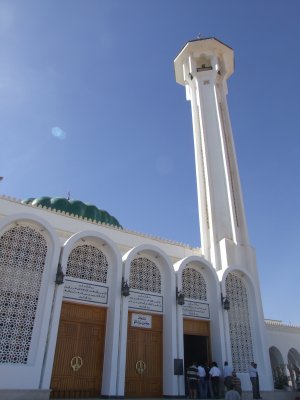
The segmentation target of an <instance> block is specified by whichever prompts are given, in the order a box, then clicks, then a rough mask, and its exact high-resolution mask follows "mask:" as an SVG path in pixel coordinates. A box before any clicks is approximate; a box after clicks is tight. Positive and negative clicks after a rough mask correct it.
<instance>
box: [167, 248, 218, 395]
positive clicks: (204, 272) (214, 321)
mask: <svg viewBox="0 0 300 400" xmlns="http://www.w3.org/2000/svg"><path fill="white" fill-rule="evenodd" d="M174 269H175V271H176V279H177V286H178V290H184V289H183V288H184V281H183V276H184V271H185V270H188V269H192V270H193V271H192V274H196V276H198V278H199V281H201V282H202V290H201V289H200V291H197V290H196V292H194V291H193V290H190V291H188V292H187V293H186V290H184V291H185V294H186V295H187V297H190V296H193V297H200V298H201V302H205V303H207V307H208V308H209V314H210V322H209V324H210V332H211V337H210V342H211V351H212V358H213V359H214V360H216V361H217V362H218V364H219V365H221V364H222V360H224V359H226V358H225V353H224V348H225V346H224V337H223V334H222V332H223V331H224V329H223V322H222V313H221V307H220V304H221V301H218V300H217V301H216V299H221V292H220V283H219V278H218V275H217V273H216V271H215V269H214V268H213V266H212V265H211V264H210V263H209V262H208V261H207V260H205V259H204V258H203V257H201V256H188V257H185V258H183V259H182V260H180V261H178V262H177V263H175V264H174ZM194 271H195V272H194ZM197 292H198V293H197ZM190 298H192V297H190ZM205 298H206V300H204V299H205ZM183 309H184V306H183V307H182V306H177V331H178V344H177V346H178V358H181V359H184V332H183V317H184V315H183ZM179 379H180V383H179V385H180V387H179V393H180V395H184V394H185V382H184V376H181V377H180V378H179Z"/></svg>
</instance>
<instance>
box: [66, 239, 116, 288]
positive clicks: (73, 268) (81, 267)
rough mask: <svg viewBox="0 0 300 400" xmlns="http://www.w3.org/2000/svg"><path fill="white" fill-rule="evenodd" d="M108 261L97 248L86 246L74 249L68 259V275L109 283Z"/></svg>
mask: <svg viewBox="0 0 300 400" xmlns="http://www.w3.org/2000/svg"><path fill="white" fill-rule="evenodd" d="M107 270H108V261H107V258H106V256H105V254H104V253H103V252H102V251H101V250H99V249H98V248H97V247H95V246H92V245H88V244H84V245H82V246H77V247H75V249H73V250H72V251H71V253H70V255H69V258H68V264H67V272H66V275H67V276H70V277H73V278H79V279H86V280H88V281H95V282H102V283H106V282H107Z"/></svg>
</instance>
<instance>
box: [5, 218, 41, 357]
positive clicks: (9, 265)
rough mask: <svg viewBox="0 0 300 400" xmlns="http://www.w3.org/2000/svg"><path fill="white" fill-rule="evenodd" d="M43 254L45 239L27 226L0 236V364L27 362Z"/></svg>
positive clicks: (13, 229) (12, 229) (16, 228)
mask: <svg viewBox="0 0 300 400" xmlns="http://www.w3.org/2000/svg"><path fill="white" fill-rule="evenodd" d="M46 254H47V242H46V240H45V238H44V237H43V236H42V235H41V234H40V233H39V232H38V231H37V230H35V229H33V228H32V227H30V226H21V225H17V226H15V227H13V228H10V229H9V230H7V231H6V232H5V233H4V234H3V235H2V236H1V237H0V273H1V279H0V291H1V297H0V310H1V313H0V338H1V341H0V363H15V364H27V363H28V354H29V350H30V344H31V338H32V331H33V327H34V321H35V316H36V309H37V304H38V299H39V291H40V286H41V280H42V274H43V271H44V266H45V260H46Z"/></svg>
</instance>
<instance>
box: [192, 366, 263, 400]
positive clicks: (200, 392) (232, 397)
mask: <svg viewBox="0 0 300 400" xmlns="http://www.w3.org/2000/svg"><path fill="white" fill-rule="evenodd" d="M221 375H222V374H221V370H220V368H219V367H218V364H217V363H216V362H215V361H214V362H213V363H212V364H211V366H210V367H209V366H208V365H207V364H201V363H200V364H199V363H197V362H193V363H192V365H191V366H190V367H189V368H188V369H187V384H188V391H189V398H190V399H196V398H199V399H201V398H202V399H206V398H211V399H218V398H219V396H220V380H221ZM249 376H250V381H251V384H252V392H253V399H261V397H260V391H259V377H258V373H257V364H256V363H255V362H252V363H251V366H250V368H249ZM223 378H224V387H225V392H226V393H225V400H240V399H241V398H242V397H241V396H242V386H241V380H240V378H239V377H238V376H237V374H236V371H235V370H234V369H233V368H232V367H231V366H230V365H229V364H228V362H227V361H225V363H224V368H223Z"/></svg>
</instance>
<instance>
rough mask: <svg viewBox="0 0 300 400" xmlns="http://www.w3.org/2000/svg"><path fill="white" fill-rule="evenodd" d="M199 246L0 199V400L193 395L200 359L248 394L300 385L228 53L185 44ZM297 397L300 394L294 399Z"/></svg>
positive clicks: (99, 213) (102, 215)
mask: <svg viewBox="0 0 300 400" xmlns="http://www.w3.org/2000/svg"><path fill="white" fill-rule="evenodd" d="M174 66H175V77H176V82H177V83H179V84H180V85H183V86H184V87H185V92H186V98H187V100H188V101H190V103H191V110H192V122H193V136H194V149H195V164H196V181H197V195H198V207H199V222H200V231H201V239H202V247H201V249H199V248H192V247H189V246H186V245H183V244H180V243H176V242H173V241H168V240H162V239H160V238H156V237H152V236H147V235H144V234H140V233H136V232H133V231H129V230H127V229H126V228H125V227H122V226H121V224H120V223H119V221H118V220H117V219H116V218H114V217H113V216H111V215H110V214H109V213H108V212H106V211H103V210H99V209H98V208H97V207H95V206H91V205H88V204H85V203H82V202H80V201H73V200H68V199H63V198H50V197H42V198H31V199H26V200H23V201H19V200H16V199H13V198H10V197H7V196H1V198H0V249H1V251H0V270H1V276H2V279H1V282H0V287H1V298H0V302H1V308H0V309H1V315H0V377H1V378H0V399H6V400H10V399H25V400H27V399H30V400H32V399H48V398H49V397H52V398H84V397H86V398H87V397H104V398H124V397H125V398H126V397H138V398H143V397H151V398H159V397H169V398H178V397H182V398H184V397H185V390H186V389H185V371H186V367H187V366H188V365H189V364H190V363H191V362H192V361H193V360H194V359H196V360H197V361H199V362H201V363H211V362H212V361H216V362H217V363H218V364H219V366H222V365H223V364H224V361H225V360H227V361H228V362H229V363H230V364H232V366H233V367H234V369H235V370H236V371H237V373H238V376H239V377H240V378H241V381H242V387H243V390H244V391H247V390H248V391H250V390H251V386H250V380H249V375H248V368H249V365H250V363H251V362H252V361H253V360H255V362H256V363H257V364H258V372H259V376H260V386H261V391H262V392H263V393H265V394H266V395H268V393H273V397H268V398H274V399H275V398H277V397H276V393H277V391H278V390H280V391H281V393H283V395H282V396H283V397H280V398H286V399H288V398H293V399H294V396H293V397H288V396H289V395H292V393H293V390H294V391H295V390H296V389H299V379H300V370H299V368H300V327H297V326H292V325H285V324H283V323H282V322H281V321H274V320H265V319H264V314H263V308H262V301H261V294H260V284H259V279H258V273H257V266H256V260H255V252H254V250H253V248H252V247H251V244H250V242H249V238H248V233H247V223H246V218H245V213H244V204H243V197H242V191H241V186H240V181H239V171H238V166H237V161H236V155H235V149H234V142H233V135H232V131H231V125H230V118H229V113H228V108H227V100H226V96H227V79H228V78H229V77H230V75H231V74H232V73H233V70H234V56H233V50H232V49H231V48H230V47H229V46H227V45H226V44H224V43H222V42H220V41H219V40H217V39H215V38H205V39H197V40H193V41H190V42H188V43H187V44H186V45H185V46H184V47H183V49H182V50H181V51H180V52H179V54H178V55H177V57H176V58H175V61H174ZM294 395H295V394H294Z"/></svg>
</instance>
